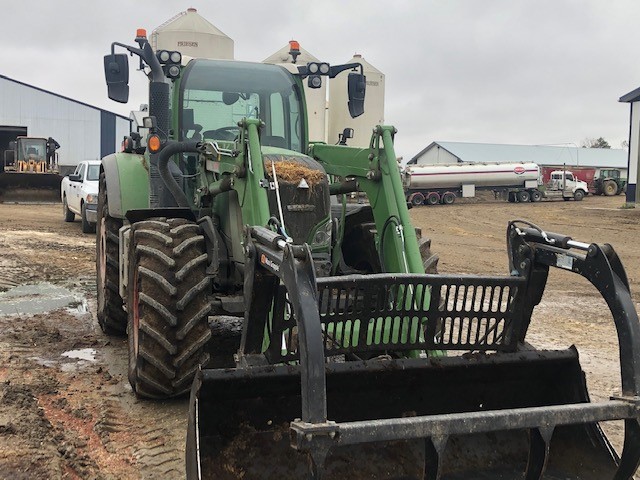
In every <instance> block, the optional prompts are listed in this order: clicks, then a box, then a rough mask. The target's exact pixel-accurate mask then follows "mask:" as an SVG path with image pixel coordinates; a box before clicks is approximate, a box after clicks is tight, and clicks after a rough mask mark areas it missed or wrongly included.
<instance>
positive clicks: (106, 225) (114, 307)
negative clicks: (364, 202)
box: [96, 172, 127, 336]
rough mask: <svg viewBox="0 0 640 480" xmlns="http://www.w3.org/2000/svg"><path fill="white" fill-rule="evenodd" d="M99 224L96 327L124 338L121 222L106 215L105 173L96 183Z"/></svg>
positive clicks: (125, 325) (107, 213)
mask: <svg viewBox="0 0 640 480" xmlns="http://www.w3.org/2000/svg"><path fill="white" fill-rule="evenodd" d="M98 192H99V193H98V221H97V224H96V227H97V228H96V230H97V235H96V286H97V293H98V312H97V313H98V324H99V325H100V328H101V329H102V331H103V332H104V333H106V334H107V335H120V336H122V335H124V334H125V333H126V331H127V314H126V312H125V311H124V310H123V308H122V305H123V302H122V298H121V297H120V292H119V286H120V239H119V236H118V231H119V230H120V227H122V220H120V219H119V218H113V217H111V216H110V215H109V202H108V196H107V182H106V178H105V174H104V172H103V173H101V174H100V179H99V181H98Z"/></svg>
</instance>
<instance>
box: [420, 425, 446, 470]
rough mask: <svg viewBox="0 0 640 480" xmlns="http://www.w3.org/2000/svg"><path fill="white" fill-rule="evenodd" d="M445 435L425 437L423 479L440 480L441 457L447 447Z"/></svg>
mask: <svg viewBox="0 0 640 480" xmlns="http://www.w3.org/2000/svg"><path fill="white" fill-rule="evenodd" d="M448 439H449V437H447V436H446V435H442V436H433V437H429V438H427V439H425V442H424V448H425V450H424V453H425V464H424V477H425V480H440V478H441V477H442V457H443V455H444V450H445V448H446V447H447V440H448Z"/></svg>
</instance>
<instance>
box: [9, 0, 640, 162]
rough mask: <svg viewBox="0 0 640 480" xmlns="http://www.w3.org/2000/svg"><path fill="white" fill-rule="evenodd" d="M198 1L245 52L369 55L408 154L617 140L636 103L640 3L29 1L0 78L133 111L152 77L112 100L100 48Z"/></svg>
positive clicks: (255, 55)
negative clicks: (286, 49) (295, 47)
mask: <svg viewBox="0 0 640 480" xmlns="http://www.w3.org/2000/svg"><path fill="white" fill-rule="evenodd" d="M5 1H6V0H5ZM7 3H8V2H7ZM234 5H237V6H238V7H239V8H233V6H234ZM188 7H195V8H197V9H198V13H200V14H201V15H202V16H204V17H205V18H206V19H207V20H209V21H210V22H211V23H213V24H214V25H215V26H217V27H218V28H219V29H220V30H222V31H223V32H224V33H226V34H227V35H228V36H230V37H231V38H232V39H233V40H234V41H235V57H236V59H238V60H249V61H261V60H262V59H264V58H266V57H267V56H269V55H270V54H272V53H273V52H275V51H276V50H278V49H279V48H281V47H282V46H284V45H285V44H286V43H287V42H288V41H289V40H290V39H292V38H295V39H296V40H298V41H299V42H300V43H301V45H302V46H303V47H304V48H305V49H307V50H309V51H310V52H311V53H313V54H314V55H315V56H316V57H318V58H320V59H322V60H326V61H329V62H331V63H343V62H345V61H347V60H349V59H350V58H351V56H352V55H353V54H354V53H360V54H362V55H363V56H364V57H365V58H366V60H367V61H369V62H370V63H371V64H372V65H374V66H375V67H376V68H378V69H379V70H381V71H382V72H383V73H384V74H385V75H386V108H385V123H387V124H392V125H395V126H396V127H397V128H398V130H399V133H398V135H397V136H396V150H397V153H398V155H402V156H404V158H405V160H406V159H408V158H411V157H412V156H413V155H415V154H416V153H417V152H419V151H420V150H421V149H422V148H424V147H425V146H426V145H428V144H429V143H430V142H432V141H434V140H443V141H465V142H483V143H514V144H536V145H539V144H562V143H567V144H571V143H575V144H580V143H581V142H582V141H583V140H584V139H585V138H587V137H599V136H602V137H604V138H605V139H607V140H608V141H609V143H610V144H611V145H612V147H615V148H619V147H620V143H621V142H622V141H623V140H625V139H627V137H628V130H629V105H628V104H621V103H618V98H619V97H620V96H622V95H623V94H625V93H627V92H629V91H631V90H633V89H635V88H637V87H638V86H640V28H638V24H639V21H640V2H639V1H637V0H522V1H520V0H438V1H435V0H428V1H427V0H394V1H393V2H381V1H377V0H369V1H346V0H329V1H327V0H321V1H316V2H312V1H306V0H305V1H301V0H267V1H265V0H261V1H258V0H242V2H237V3H235V4H234V3H229V2H226V1H225V2H223V1H214V0H207V1H204V0H193V1H188V2H184V3H183V2H175V1H170V2H169V1H165V2H158V1H146V0H141V1H138V2H133V1H124V0H110V1H102V0H82V1H78V0H57V1H54V0H22V1H21V2H11V8H10V9H8V10H7V11H6V12H5V14H6V15H5V16H4V21H3V28H2V29H0V39H1V40H2V41H1V43H0V44H1V45H2V46H3V48H2V58H3V61H2V67H1V68H0V74H2V75H6V76H7V77H10V78H13V79H16V80H20V81H22V82H25V83H28V84H32V85H35V86H38V87H41V88H44V89H47V90H51V91H53V92H56V93H59V94H62V95H65V96H69V97H72V98H74V99H77V100H80V101H83V102H86V103H89V104H92V105H95V106H98V107H101V108H105V109H107V110H110V111H113V112H116V113H120V114H123V115H128V114H129V111H130V110H132V109H137V107H138V106H139V104H140V103H146V98H145V95H146V92H145V90H144V89H145V85H144V82H143V80H142V79H143V77H142V75H141V74H140V73H136V72H134V71H132V72H131V77H132V82H131V89H132V90H131V92H132V95H131V102H130V103H129V104H127V105H121V104H118V103H115V102H112V101H110V100H109V99H108V98H107V96H106V86H105V83H104V76H103V75H104V73H103V65H102V61H103V60H102V57H103V55H105V54H106V53H108V52H109V48H110V44H111V42H112V41H120V42H126V43H133V38H134V36H135V31H136V28H138V27H143V28H146V29H147V31H148V32H149V34H150V33H151V31H152V30H153V29H154V28H155V27H157V26H159V25H160V24H162V23H163V22H165V21H166V20H168V19H170V18H171V17H173V16H174V15H175V14H177V13H179V12H180V11H184V10H186V9H187V8H188ZM5 10H6V9H5ZM136 77H137V78H136ZM134 78H136V80H137V81H135V82H134V81H133V79H134Z"/></svg>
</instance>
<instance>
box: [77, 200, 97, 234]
mask: <svg viewBox="0 0 640 480" xmlns="http://www.w3.org/2000/svg"><path fill="white" fill-rule="evenodd" d="M80 212H81V214H80V218H81V219H82V233H95V231H96V226H95V225H93V224H91V223H89V221H88V220H87V208H86V206H85V204H84V203H83V204H82V206H81V207H80Z"/></svg>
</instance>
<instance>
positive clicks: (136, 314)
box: [127, 218, 211, 399]
mask: <svg viewBox="0 0 640 480" xmlns="http://www.w3.org/2000/svg"><path fill="white" fill-rule="evenodd" d="M130 238H131V241H130V243H129V249H128V250H129V251H128V259H129V276H128V280H129V282H128V288H127V314H128V327H127V334H128V337H129V382H130V383H131V386H132V388H133V390H134V392H135V393H136V395H137V396H138V397H145V398H156V399H164V398H171V397H177V396H180V395H183V394H184V393H186V392H188V391H189V390H190V388H191V382H192V380H193V377H194V375H195V373H196V371H197V369H198V367H199V366H200V365H202V364H205V363H207V362H208V360H209V354H208V353H206V351H205V347H206V345H207V343H208V342H209V339H210V338H211V330H210V328H209V323H208V317H209V313H210V311H211V302H210V298H209V294H210V290H211V280H210V278H209V277H208V276H207V274H206V271H205V269H206V266H207V251H206V247H205V238H204V235H203V234H202V230H201V228H200V226H199V225H198V224H196V223H194V222H191V221H189V220H185V219H181V218H170V219H165V218H155V219H149V220H145V221H141V222H137V223H134V224H133V226H132V228H131V237H130Z"/></svg>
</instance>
